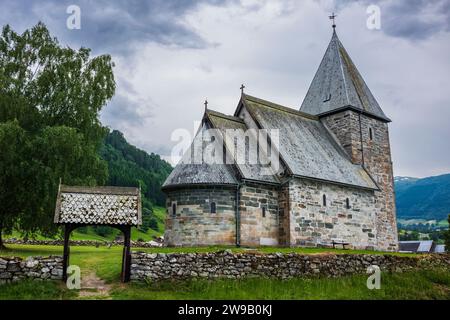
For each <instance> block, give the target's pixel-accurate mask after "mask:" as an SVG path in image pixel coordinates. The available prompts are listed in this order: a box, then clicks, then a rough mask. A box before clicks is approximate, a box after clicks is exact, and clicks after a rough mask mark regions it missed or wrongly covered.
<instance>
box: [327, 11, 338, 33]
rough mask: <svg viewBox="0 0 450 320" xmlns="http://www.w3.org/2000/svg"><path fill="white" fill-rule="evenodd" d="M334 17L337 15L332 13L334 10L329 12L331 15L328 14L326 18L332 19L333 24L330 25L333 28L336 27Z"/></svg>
mask: <svg viewBox="0 0 450 320" xmlns="http://www.w3.org/2000/svg"><path fill="white" fill-rule="evenodd" d="M336 17H337V14H334V12H333V13H332V14H331V16H328V18H330V20H333V26H332V27H333V29H334V28H336V21H335V19H336Z"/></svg>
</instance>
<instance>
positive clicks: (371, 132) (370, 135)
mask: <svg viewBox="0 0 450 320" xmlns="http://www.w3.org/2000/svg"><path fill="white" fill-rule="evenodd" d="M369 139H370V140H373V131H372V128H369Z"/></svg>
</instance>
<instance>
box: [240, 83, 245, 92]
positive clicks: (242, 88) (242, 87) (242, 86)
mask: <svg viewBox="0 0 450 320" xmlns="http://www.w3.org/2000/svg"><path fill="white" fill-rule="evenodd" d="M240 89H241V94H244V89H245V86H244V84H241V88H240Z"/></svg>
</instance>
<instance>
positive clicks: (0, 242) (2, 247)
mask: <svg viewBox="0 0 450 320" xmlns="http://www.w3.org/2000/svg"><path fill="white" fill-rule="evenodd" d="M2 229H3V228H2V224H1V222H0V250H5V249H6V247H5V245H4V244H3V238H2V231H3V230H2Z"/></svg>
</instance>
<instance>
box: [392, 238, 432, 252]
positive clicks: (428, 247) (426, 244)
mask: <svg viewBox="0 0 450 320" xmlns="http://www.w3.org/2000/svg"><path fill="white" fill-rule="evenodd" d="M434 250H435V243H434V241H433V240H412V241H399V251H402V252H417V253H428V252H434Z"/></svg>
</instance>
